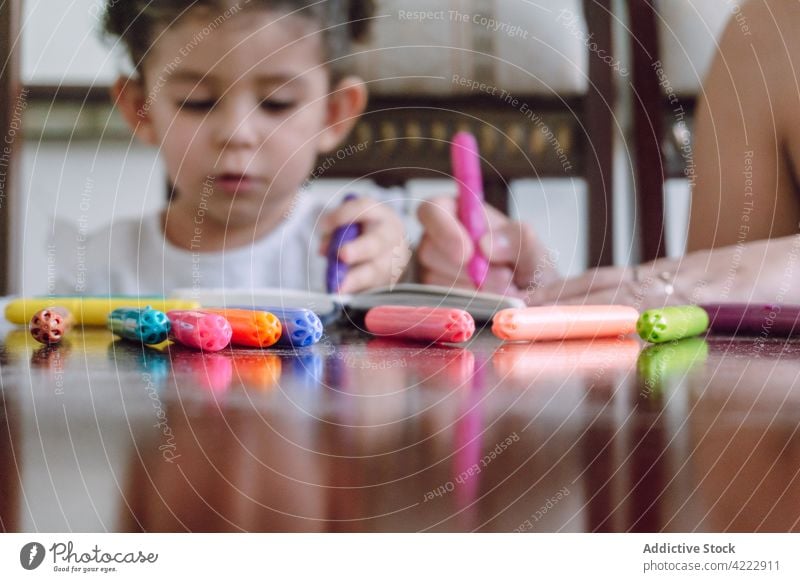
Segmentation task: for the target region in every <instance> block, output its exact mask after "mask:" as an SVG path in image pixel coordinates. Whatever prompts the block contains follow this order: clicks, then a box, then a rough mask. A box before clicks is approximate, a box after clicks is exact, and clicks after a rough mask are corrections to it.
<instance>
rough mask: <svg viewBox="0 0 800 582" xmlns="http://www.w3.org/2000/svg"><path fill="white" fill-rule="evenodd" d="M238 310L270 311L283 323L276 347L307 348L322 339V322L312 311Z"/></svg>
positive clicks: (274, 308) (241, 307)
mask: <svg viewBox="0 0 800 582" xmlns="http://www.w3.org/2000/svg"><path fill="white" fill-rule="evenodd" d="M236 309H249V310H257V311H268V312H269V313H271V314H272V315H274V316H275V317H277V318H278V321H280V323H281V337H280V339H278V341H277V342H276V343H275V345H276V346H282V347H293V348H305V347H308V346H312V345H314V344H315V343H317V342H318V341H319V340H321V339H322V322H321V321H320V319H319V317H317V314H316V313H314V312H313V311H311V310H310V309H302V308H290V307H271V306H266V307H247V306H238V307H236Z"/></svg>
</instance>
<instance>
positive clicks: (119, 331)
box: [108, 305, 171, 345]
mask: <svg viewBox="0 0 800 582" xmlns="http://www.w3.org/2000/svg"><path fill="white" fill-rule="evenodd" d="M170 327H171V324H170V322H169V319H168V318H167V314H166V313H164V312H163V311H158V310H157V309H153V308H152V307H150V306H149V305H148V306H147V307H144V308H140V307H120V308H118V309H115V310H114V311H112V312H111V313H109V314H108V329H110V330H111V332H112V333H115V334H116V335H118V336H119V337H121V338H122V339H126V340H130V341H135V342H141V343H143V344H147V345H155V344H160V343H161V342H163V341H166V339H167V337H168V336H169V330H170Z"/></svg>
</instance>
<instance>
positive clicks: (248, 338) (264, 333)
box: [202, 309, 282, 348]
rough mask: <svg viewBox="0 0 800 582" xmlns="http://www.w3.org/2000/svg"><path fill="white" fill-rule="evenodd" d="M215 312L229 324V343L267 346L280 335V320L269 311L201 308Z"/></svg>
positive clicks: (259, 346) (258, 346)
mask: <svg viewBox="0 0 800 582" xmlns="http://www.w3.org/2000/svg"><path fill="white" fill-rule="evenodd" d="M202 311H205V312H207V313H216V314H217V315H221V316H222V317H224V318H225V319H227V320H228V323H230V324H231V330H232V335H231V343H232V344H233V345H237V346H246V347H250V348H268V347H270V346H271V345H274V344H275V343H276V342H277V341H278V340H279V339H280V337H281V330H282V326H281V322H280V320H279V319H278V318H277V317H276V316H275V314H273V313H270V312H269V311H257V310H255V309H203V310H202Z"/></svg>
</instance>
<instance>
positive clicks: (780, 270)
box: [529, 235, 800, 309]
mask: <svg viewBox="0 0 800 582" xmlns="http://www.w3.org/2000/svg"><path fill="white" fill-rule="evenodd" d="M798 289H800V236H798V235H795V236H793V237H784V238H780V239H773V240H765V241H756V242H751V243H748V244H743V245H735V246H728V247H722V248H719V249H714V250H710V251H697V252H694V253H689V254H688V255H685V256H684V257H681V258H677V259H659V260H656V261H653V262H650V263H645V264H643V265H639V266H638V267H602V268H599V269H591V270H589V271H587V272H586V273H584V274H583V275H581V276H579V277H576V278H574V279H566V280H563V281H558V282H555V283H553V284H550V285H547V286H545V287H543V288H541V289H539V290H537V291H536V292H535V293H534V294H533V297H532V299H533V300H532V301H530V302H529V303H531V304H535V305H541V304H548V303H559V304H586V305H589V304H595V305H599V304H620V305H631V306H633V307H636V308H637V309H640V308H641V309H648V308H652V307H661V306H664V305H684V304H696V303H712V302H713V303H716V302H723V301H731V302H757V303H783V302H788V303H797V302H798V301H800V291H798Z"/></svg>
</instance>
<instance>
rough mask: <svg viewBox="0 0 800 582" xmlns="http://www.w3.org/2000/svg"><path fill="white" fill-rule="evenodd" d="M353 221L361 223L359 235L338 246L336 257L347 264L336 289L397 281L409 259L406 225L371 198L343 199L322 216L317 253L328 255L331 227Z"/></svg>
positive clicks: (343, 290)
mask: <svg viewBox="0 0 800 582" xmlns="http://www.w3.org/2000/svg"><path fill="white" fill-rule="evenodd" d="M353 223H359V224H360V225H361V236H359V237H358V238H357V239H356V240H354V241H351V242H349V243H347V244H345V245H343V246H342V248H341V249H340V250H339V260H340V261H343V262H344V263H346V264H347V265H348V267H349V270H348V272H347V275H346V276H345V279H344V281H343V282H342V285H341V287H340V288H339V292H340V293H357V292H358V291H364V290H366V289H371V288H373V287H381V286H384V285H394V284H395V283H397V281H398V280H399V279H400V277H401V276H402V275H403V272H404V271H405V269H406V266H407V265H408V262H409V260H410V259H411V249H410V247H409V244H408V241H407V240H406V238H405V227H404V225H403V221H402V219H401V218H400V216H399V215H398V214H397V212H395V211H394V210H393V209H392V208H391V207H390V206H389V205H387V204H385V203H382V202H378V201H377V200H374V199H372V198H367V197H359V198H356V199H355V200H350V201H348V202H344V203H342V205H341V206H339V207H337V208H335V209H334V210H331V211H330V212H329V213H327V214H326V215H324V216H323V217H322V219H321V220H320V229H321V231H322V244H321V245H320V254H322V255H323V256H324V255H327V253H328V245H329V244H330V239H331V235H332V234H333V231H334V230H336V229H337V228H339V227H341V226H347V225H349V224H353Z"/></svg>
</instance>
